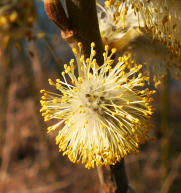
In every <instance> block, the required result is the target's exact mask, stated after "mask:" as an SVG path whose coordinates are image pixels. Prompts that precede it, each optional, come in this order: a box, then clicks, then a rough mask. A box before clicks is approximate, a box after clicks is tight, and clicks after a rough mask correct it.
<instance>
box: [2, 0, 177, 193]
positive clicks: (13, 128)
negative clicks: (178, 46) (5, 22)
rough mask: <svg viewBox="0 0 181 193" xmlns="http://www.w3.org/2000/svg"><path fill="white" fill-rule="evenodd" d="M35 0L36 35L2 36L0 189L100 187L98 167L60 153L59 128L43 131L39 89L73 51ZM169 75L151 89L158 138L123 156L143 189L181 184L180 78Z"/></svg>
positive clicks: (22, 192) (18, 192)
mask: <svg viewBox="0 0 181 193" xmlns="http://www.w3.org/2000/svg"><path fill="white" fill-rule="evenodd" d="M3 1H4V0H3ZM6 1H7V0H6ZM2 4H3V3H2ZM34 5H35V9H36V20H35V24H34V27H33V34H32V35H31V37H30V35H29V36H28V37H29V39H30V40H31V41H27V38H26V39H25V38H21V40H20V39H19V38H18V40H17V39H16V40H12V39H8V40H7V38H5V39H3V38H4V37H3V36H1V40H2V39H3V43H2V44H1V48H0V193H93V192H98V191H99V179H98V176H97V170H96V169H91V170H87V169H85V168H84V166H82V165H74V164H72V163H71V162H70V161H69V160H68V159H67V157H63V156H62V154H61V153H58V147H57V146H56V145H55V139H54V137H55V135H56V133H55V134H50V135H47V134H46V128H47V126H48V124H47V123H45V122H44V121H43V119H42V117H41V114H40V112H39V110H40V103H39V100H40V93H39V91H40V89H43V88H46V89H47V90H51V89H52V88H50V86H49V85H48V81H47V80H48V78H52V79H55V78H57V77H59V76H60V73H61V70H62V67H63V64H64V63H67V62H69V60H70V59H71V58H72V57H73V55H72V52H71V49H70V48H69V47H68V45H67V44H66V42H64V40H62V39H61V37H60V31H59V30H58V28H57V27H56V26H55V25H54V24H53V23H52V22H51V21H50V20H49V19H48V17H47V16H46V14H45V11H44V7H43V3H42V2H41V1H38V0H37V1H36V2H35V4H34ZM0 6H1V3H0ZM0 13H1V11H0ZM13 33H17V32H13ZM4 42H5V44H4ZM7 42H8V43H7ZM164 82H165V84H164V85H162V86H160V87H159V88H158V92H157V94H156V95H155V96H154V99H155V102H154V107H155V108H156V111H155V114H154V117H153V125H154V128H153V129H152V131H151V133H152V134H153V135H154V136H155V140H154V141H153V142H150V143H148V144H145V145H143V146H142V149H141V151H140V153H139V154H138V155H129V156H128V157H127V158H126V159H125V162H126V171H127V175H128V179H129V183H130V185H131V186H132V187H133V188H134V189H135V190H136V192H138V193H180V192H181V181H180V180H181V151H180V150H181V140H180V136H181V135H180V134H181V80H178V81H177V82H176V81H172V80H171V78H170V76H169V74H168V76H167V77H166V78H165V81H164Z"/></svg>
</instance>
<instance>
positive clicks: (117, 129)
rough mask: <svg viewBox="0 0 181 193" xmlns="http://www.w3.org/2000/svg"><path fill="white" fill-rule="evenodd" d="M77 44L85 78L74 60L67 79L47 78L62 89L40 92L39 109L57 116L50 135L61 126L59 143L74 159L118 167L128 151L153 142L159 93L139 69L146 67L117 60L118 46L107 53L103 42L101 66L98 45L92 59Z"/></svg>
mask: <svg viewBox="0 0 181 193" xmlns="http://www.w3.org/2000/svg"><path fill="white" fill-rule="evenodd" d="M78 47H79V48H78V49H73V52H74V53H75V54H76V55H77V58H78V59H79V61H78V63H79V64H81V70H82V73H80V74H81V76H78V77H77V76H76V75H75V64H74V60H73V59H72V60H71V61H70V64H65V65H64V68H65V70H64V71H63V72H62V77H63V80H64V81H62V80H60V79H56V81H53V80H51V79H49V84H50V85H52V86H54V87H55V88H56V89H57V90H58V92H57V93H53V92H49V91H46V90H41V93H42V94H43V96H42V100H41V105H42V108H41V110H40V112H42V115H43V116H44V119H45V121H49V120H51V119H55V120H57V123H56V124H54V125H52V126H50V127H48V133H49V132H51V131H54V130H58V135H57V137H56V143H57V144H58V145H59V150H60V151H62V152H63V155H67V156H68V158H69V159H70V161H72V162H73V163H80V162H81V163H82V164H85V167H86V168H93V167H95V165H96V166H103V165H104V166H106V165H114V164H116V163H117V162H119V161H120V159H121V158H124V157H125V156H127V155H128V154H129V153H138V152H139V146H140V144H143V143H145V142H146V141H147V140H149V137H148V129H149V127H150V123H149V120H150V117H151V115H152V114H153V109H152V107H151V106H150V102H152V100H153V99H152V98H151V95H152V94H153V93H154V92H155V91H150V90H149V89H148V88H145V86H146V85H147V82H149V78H148V77H145V76H143V75H142V73H139V71H140V69H141V68H142V65H137V64H135V65H134V67H132V68H131V66H133V65H130V64H131V63H133V61H132V60H131V59H130V56H128V55H127V56H123V57H120V58H119V59H118V61H114V60H113V59H112V56H113V55H114V54H115V52H116V49H112V50H111V52H110V54H109V51H108V49H109V47H108V46H105V52H104V53H103V57H104V63H103V64H98V63H97V62H96V59H95V55H96V51H95V50H94V47H95V44H94V43H92V44H91V53H90V57H89V58H85V57H84V55H82V54H81V48H82V44H81V43H79V44H78ZM113 63H114V64H113Z"/></svg>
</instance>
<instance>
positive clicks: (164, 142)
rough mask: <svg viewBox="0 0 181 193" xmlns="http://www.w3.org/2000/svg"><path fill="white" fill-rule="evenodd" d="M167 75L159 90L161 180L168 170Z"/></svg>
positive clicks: (168, 105)
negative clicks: (162, 169)
mask: <svg viewBox="0 0 181 193" xmlns="http://www.w3.org/2000/svg"><path fill="white" fill-rule="evenodd" d="M169 90H170V84H169V73H168V72H167V75H166V76H165V77H164V82H163V87H162V90H161V159H162V164H163V167H164V173H163V179H164V177H165V176H166V175H167V173H168V170H169V143H170V131H169V112H170V102H169V100H170V98H169Z"/></svg>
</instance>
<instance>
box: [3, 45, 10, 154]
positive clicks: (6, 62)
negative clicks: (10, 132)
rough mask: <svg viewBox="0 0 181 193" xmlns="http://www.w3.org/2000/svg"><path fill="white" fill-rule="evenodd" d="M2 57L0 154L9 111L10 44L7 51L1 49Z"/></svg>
mask: <svg viewBox="0 0 181 193" xmlns="http://www.w3.org/2000/svg"><path fill="white" fill-rule="evenodd" d="M1 52H2V57H1V58H0V63H1V66H0V69H1V72H2V76H3V77H2V87H1V98H0V107H1V108H0V154H1V149H2V144H3V133H4V131H5V129H6V111H7V104H8V103H7V102H8V101H7V96H8V90H9V85H10V82H11V81H10V77H11V75H10V72H11V61H10V58H11V56H10V55H11V52H10V43H9V45H8V47H7V48H6V49H4V50H3V49H1Z"/></svg>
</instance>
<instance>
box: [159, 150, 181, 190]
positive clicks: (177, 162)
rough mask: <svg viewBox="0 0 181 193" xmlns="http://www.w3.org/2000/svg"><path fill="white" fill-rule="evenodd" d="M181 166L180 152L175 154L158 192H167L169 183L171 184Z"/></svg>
mask: <svg viewBox="0 0 181 193" xmlns="http://www.w3.org/2000/svg"><path fill="white" fill-rule="evenodd" d="M180 167H181V153H180V154H179V155H178V156H177V158H176V160H175V161H174V163H173V166H172V168H171V171H170V173H169V174H168V176H167V177H166V179H165V181H164V183H163V186H162V187H161V190H160V193H168V192H169V190H170V187H171V185H172V184H173V182H174V180H175V178H176V177H177V175H178V173H179V170H180Z"/></svg>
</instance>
